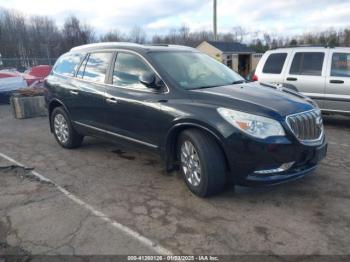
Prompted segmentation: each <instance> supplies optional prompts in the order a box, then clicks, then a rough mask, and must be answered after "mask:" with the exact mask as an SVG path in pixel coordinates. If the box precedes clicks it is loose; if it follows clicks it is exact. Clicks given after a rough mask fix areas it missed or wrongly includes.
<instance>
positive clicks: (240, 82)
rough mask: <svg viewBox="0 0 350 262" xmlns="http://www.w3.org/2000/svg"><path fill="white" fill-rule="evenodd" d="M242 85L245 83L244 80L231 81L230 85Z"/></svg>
mask: <svg viewBox="0 0 350 262" xmlns="http://www.w3.org/2000/svg"><path fill="white" fill-rule="evenodd" d="M244 83H247V81H246V80H237V81H233V82H232V83H231V85H238V84H244Z"/></svg>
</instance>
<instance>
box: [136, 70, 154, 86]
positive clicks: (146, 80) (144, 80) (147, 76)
mask: <svg viewBox="0 0 350 262" xmlns="http://www.w3.org/2000/svg"><path fill="white" fill-rule="evenodd" d="M139 81H140V83H141V84H143V85H145V86H147V87H149V88H156V87H157V86H156V75H155V74H154V73H150V72H145V73H143V74H142V75H140V76H139Z"/></svg>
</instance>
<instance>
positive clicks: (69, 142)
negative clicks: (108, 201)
mask: <svg viewBox="0 0 350 262" xmlns="http://www.w3.org/2000/svg"><path fill="white" fill-rule="evenodd" d="M55 121H56V122H57V123H55ZM60 121H62V122H60ZM60 123H63V125H62V124H60ZM51 127H52V130H53V134H54V136H55V139H56V141H57V143H58V144H59V145H60V146H62V147H64V148H67V149H72V148H77V147H79V146H80V145H81V143H82V142H83V138H84V137H83V136H82V135H80V134H78V133H77V132H76V131H75V130H74V128H73V126H72V122H71V120H70V119H69V116H68V114H67V112H66V111H65V110H64V108H63V107H56V108H55V109H54V110H53V111H52V114H51ZM63 130H64V131H63ZM62 134H64V135H62Z"/></svg>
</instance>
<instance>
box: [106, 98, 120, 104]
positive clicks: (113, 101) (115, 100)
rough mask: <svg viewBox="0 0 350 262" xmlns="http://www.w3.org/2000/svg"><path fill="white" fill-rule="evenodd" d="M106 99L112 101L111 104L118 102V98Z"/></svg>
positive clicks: (108, 101)
mask: <svg viewBox="0 0 350 262" xmlns="http://www.w3.org/2000/svg"><path fill="white" fill-rule="evenodd" d="M106 101H107V103H110V104H116V103H118V100H117V99H115V98H114V97H110V98H106Z"/></svg>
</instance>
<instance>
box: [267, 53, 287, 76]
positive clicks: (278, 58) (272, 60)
mask: <svg viewBox="0 0 350 262" xmlns="http://www.w3.org/2000/svg"><path fill="white" fill-rule="evenodd" d="M286 58H287V53H276V54H271V55H269V57H268V58H267V60H266V62H265V65H264V68H263V73H267V74H280V73H281V72H282V68H283V65H284V62H285V61H286Z"/></svg>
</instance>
